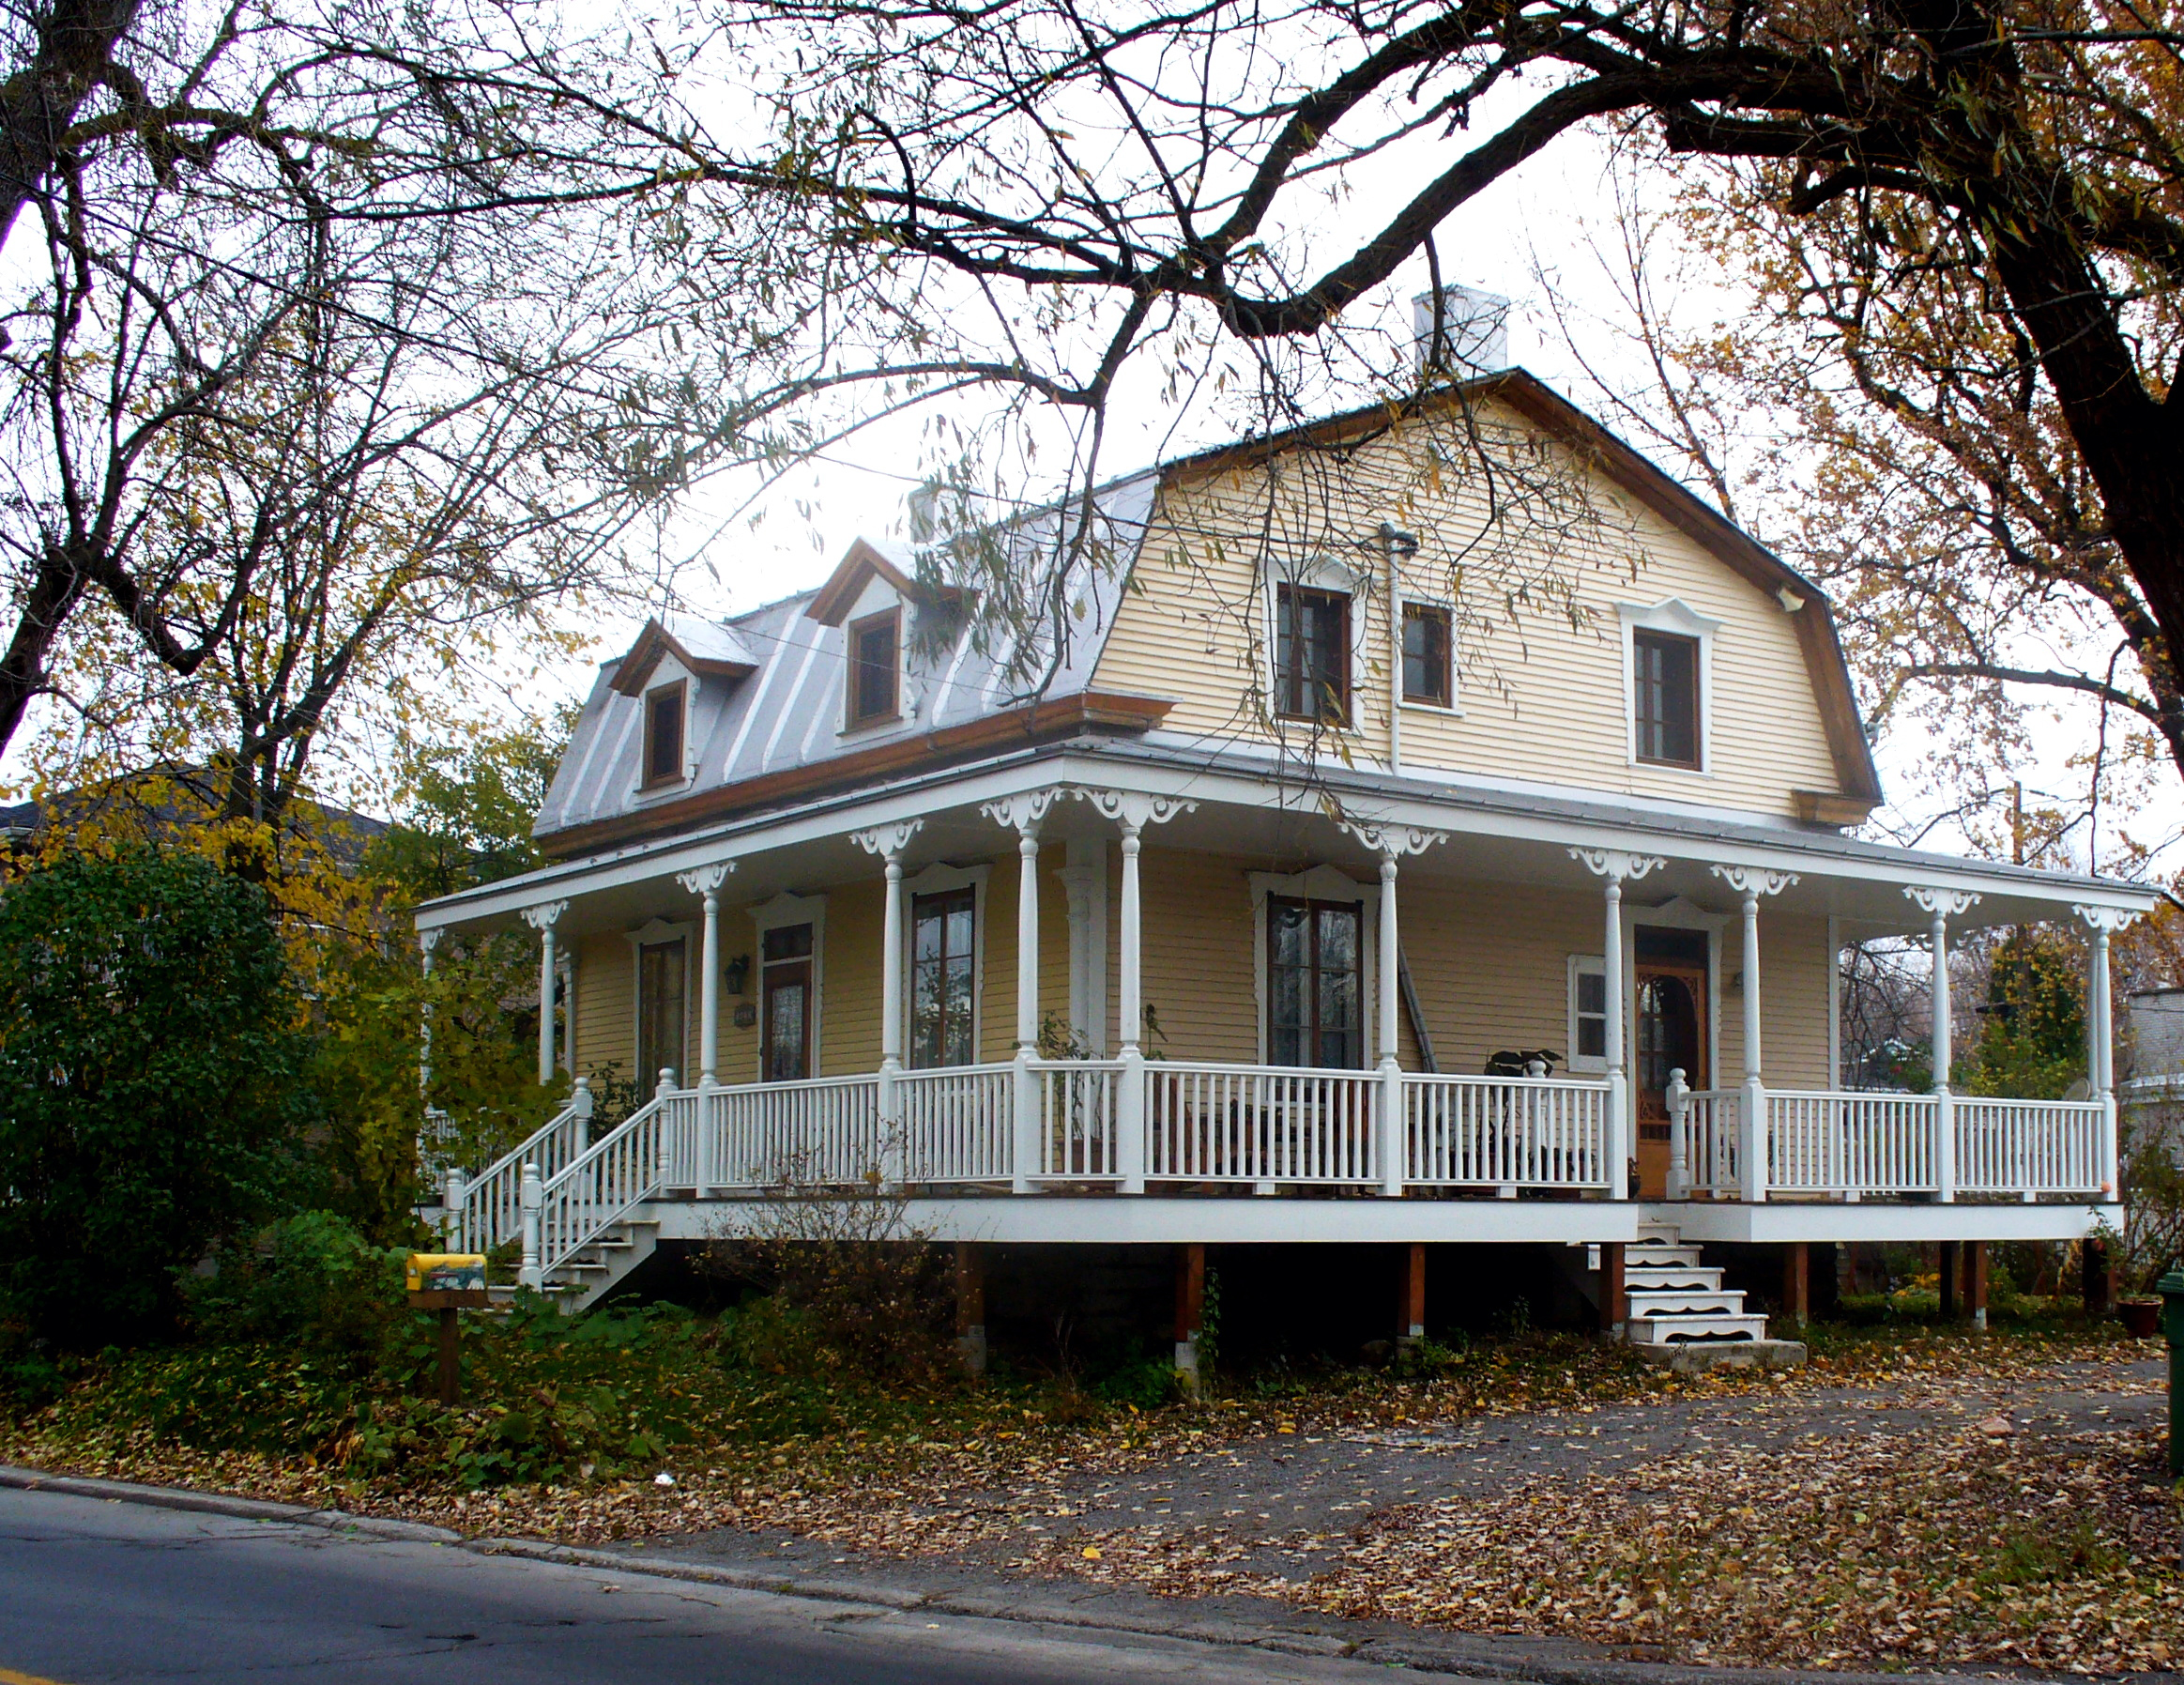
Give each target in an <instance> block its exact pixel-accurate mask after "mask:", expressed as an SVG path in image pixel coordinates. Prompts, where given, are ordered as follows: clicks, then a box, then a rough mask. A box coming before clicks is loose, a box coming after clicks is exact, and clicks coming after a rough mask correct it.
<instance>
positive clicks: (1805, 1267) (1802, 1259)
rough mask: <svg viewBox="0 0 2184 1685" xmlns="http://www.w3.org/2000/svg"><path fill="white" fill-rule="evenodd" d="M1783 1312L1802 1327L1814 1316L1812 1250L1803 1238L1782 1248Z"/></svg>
mask: <svg viewBox="0 0 2184 1685" xmlns="http://www.w3.org/2000/svg"><path fill="white" fill-rule="evenodd" d="M1782 1314H1783V1315H1784V1316H1785V1317H1787V1318H1789V1319H1790V1320H1791V1321H1792V1322H1794V1323H1795V1324H1796V1325H1797V1326H1798V1327H1800V1328H1802V1327H1803V1326H1805V1325H1806V1324H1807V1323H1808V1322H1810V1320H1811V1318H1812V1252H1811V1248H1810V1247H1808V1246H1807V1245H1806V1244H1805V1243H1804V1242H1803V1241H1801V1240H1797V1241H1792V1242H1791V1243H1790V1244H1789V1245H1788V1246H1786V1247H1784V1248H1782Z"/></svg>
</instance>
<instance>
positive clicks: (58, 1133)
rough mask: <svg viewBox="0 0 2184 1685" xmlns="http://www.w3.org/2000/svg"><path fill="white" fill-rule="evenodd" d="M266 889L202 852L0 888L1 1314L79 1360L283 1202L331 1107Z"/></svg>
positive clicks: (60, 869)
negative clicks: (308, 1062) (304, 1143)
mask: <svg viewBox="0 0 2184 1685" xmlns="http://www.w3.org/2000/svg"><path fill="white" fill-rule="evenodd" d="M299 1015H300V1003H298V999H297V997H296V995H295V993H294V991H293V990H292V988H291V987H290V985H289V980H288V975H287V966H286V960H285V956H284V955H283V950H282V946H281V943H280V942H279V939H278V937H277V935H276V933H275V931H274V928H273V926H272V923H271V920H270V917H269V913H268V906H267V899H266V896H265V895H264V894H263V892H261V891H260V890H259V889H258V888H257V887H256V886H255V885H253V884H251V883H247V882H244V881H242V880H241V879H239V878H236V877H232V876H229V875H228V874H226V873H223V872H221V870H220V869H219V868H218V867H217V866H215V865H212V864H211V863H210V862H208V861H206V860H204V859H201V858H199V857H197V856H194V855H184V854H166V853H161V852H159V851H157V850H148V849H144V850H132V851H130V852H126V853H123V854H120V855H117V856H115V857H112V858H95V857H92V856H88V855H65V856H63V857H61V858H60V859H58V860H57V861H55V862H54V863H53V865H47V866H43V867H40V868H39V869H38V870H36V871H32V872H29V873H27V874H25V875H24V876H23V877H22V878H20V879H18V880H16V881H14V882H12V883H10V884H9V885H8V889H7V893H6V895H5V896H0V1322H14V1323H16V1324H17V1325H19V1326H21V1327H22V1328H23V1331H24V1332H25V1333H26V1334H28V1335H30V1336H32V1337H36V1338H42V1339H45V1340H50V1341H52V1342H53V1344H55V1345H58V1346H63V1347H73V1348H75V1349H78V1350H96V1349H98V1348H99V1347H100V1346H102V1345H105V1344H107V1343H108V1342H110V1341H112V1340H128V1339H133V1338H139V1337H141V1336H143V1335H145V1334H147V1333H152V1332H156V1331H158V1330H160V1329H161V1328H163V1327H165V1326H166V1325H169V1324H170V1322H171V1320H172V1317H173V1314H174V1311H175V1309H176V1288H175V1279H176V1271H177V1270H178V1269H182V1268H186V1267H188V1266H189V1265H190V1264H194V1263H195V1262H196V1261H197V1260H199V1259H200V1258H202V1257H204V1256H205V1255H206V1251H207V1249H208V1248H211V1247H212V1246H213V1245H214V1244H215V1243H216V1242H218V1241H220V1240H221V1239H222V1238H223V1237H227V1236H230V1235H233V1234H235V1233H237V1232H238V1231H239V1230H241V1229H243V1228H245V1227H247V1225H248V1224H249V1223H250V1222H251V1221H252V1220H253V1219H254V1218H257V1217H259V1216H260V1215H261V1214H263V1213H264V1212H266V1211H267V1210H269V1209H273V1208H275V1207H276V1205H277V1202H278V1197H279V1195H280V1193H281V1192H282V1191H283V1187H285V1186H286V1185H287V1184H288V1182H289V1179H290V1177H291V1176H292V1174H293V1171H294V1167H295V1157H294V1149H295V1147H296V1144H297V1142H298V1141H299V1140H300V1139H301V1136H302V1133H303V1130H304V1127H305V1126H306V1125H307V1123H308V1122H309V1120H310V1118H311V1115H312V1107H311V1102H310V1098H309V1095H308V1091H307V1089H306V1087H305V1085H304V1084H303V1082H302V1081H301V1072H302V1070H303V1067H304V1064H305V1058H306V1052H307V1049H306V1045H305V1042H304V1038H303V1037H302V1035H301V1034H300V1032H299V1030H298V1023H299Z"/></svg>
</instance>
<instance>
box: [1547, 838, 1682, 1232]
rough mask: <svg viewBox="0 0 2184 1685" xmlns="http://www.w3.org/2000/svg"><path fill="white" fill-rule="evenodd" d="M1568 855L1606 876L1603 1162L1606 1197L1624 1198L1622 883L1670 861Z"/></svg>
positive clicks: (1588, 852)
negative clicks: (1605, 1118)
mask: <svg viewBox="0 0 2184 1685" xmlns="http://www.w3.org/2000/svg"><path fill="white" fill-rule="evenodd" d="M1570 858H1571V859H1572V860H1575V861H1577V862H1579V863H1580V864H1581V865H1583V866H1584V868H1585V870H1587V871H1588V872H1591V873H1592V874H1593V876H1595V877H1596V878H1602V879H1605V880H1606V885H1605V887H1606V890H1607V921H1608V922H1607V928H1606V930H1605V931H1604V932H1603V938H1602V945H1601V950H1600V970H1601V972H1602V973H1604V975H1603V977H1602V982H1603V984H1604V985H1605V988H1604V990H1603V992H1604V993H1605V994H1606V996H1607V999H1606V1000H1605V1001H1603V1002H1602V1003H1601V1005H1602V1007H1603V1008H1604V1009H1605V1011H1606V1013H1607V1019H1608V1022H1607V1037H1606V1040H1607V1047H1606V1049H1605V1052H1606V1055H1607V1057H1606V1058H1605V1059H1604V1060H1603V1061H1602V1063H1603V1064H1605V1065H1607V1067H1608V1131H1607V1133H1608V1141H1607V1153H1606V1157H1607V1160H1608V1162H1607V1163H1606V1164H1605V1165H1603V1166H1602V1167H1601V1168H1602V1169H1603V1170H1604V1171H1606V1172H1607V1175H1608V1195H1609V1198H1611V1199H1618V1200H1622V1199H1628V1198H1629V1197H1630V1163H1631V1152H1630V1095H1629V1083H1628V1080H1627V1076H1626V1074H1625V1072H1624V1068H1623V1062H1624V1053H1623V1039H1624V1038H1623V1029H1624V1024H1623V1019H1624V1015H1625V1013H1626V1011H1627V1007H1626V1006H1625V1005H1624V1001H1623V886H1624V884H1625V883H1627V882H1628V883H1636V882H1637V881H1639V880H1640V879H1641V878H1643V877H1645V876H1647V875H1648V874H1649V873H1652V872H1656V871H1658V870H1659V869H1660V868H1661V867H1662V866H1664V865H1667V864H1668V862H1667V861H1665V860H1663V859H1662V858H1661V857H1660V856H1659V855H1658V854H1633V853H1631V852H1630V851H1629V850H1625V849H1583V848H1578V849H1572V850H1570Z"/></svg>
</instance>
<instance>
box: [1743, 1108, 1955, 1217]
mask: <svg viewBox="0 0 2184 1685" xmlns="http://www.w3.org/2000/svg"><path fill="white" fill-rule="evenodd" d="M1940 1115H1941V1102H1940V1100H1939V1099H1938V1098H1936V1097H1935V1096H1934V1095H1907V1094H1872V1093H1866V1092H1861V1091H1858V1090H1855V1089H1853V1090H1841V1091H1837V1092H1832V1093H1825V1094H1810V1093H1803V1092H1797V1093H1770V1094H1769V1095H1767V1187H1768V1188H1769V1189H1770V1190H1773V1189H1780V1190H1782V1191H1784V1192H1789V1193H1827V1194H1838V1195H1840V1196H1842V1197H1843V1198H1845V1199H1852V1200H1855V1199H1858V1198H1860V1197H1861V1196H1863V1195H1866V1194H1899V1193H1932V1192H1935V1191H1936V1190H1938V1189H1939V1187H1940V1186H1941V1180H1940V1170H1939V1166H1938V1165H1937V1163H1936V1162H1935V1154H1934V1145H1935V1141H1936V1138H1937V1133H1938V1132H1937V1128H1936V1125H1937V1123H1938V1120H1939V1118H1940ZM1960 1186H1962V1183H1961V1182H1960Z"/></svg>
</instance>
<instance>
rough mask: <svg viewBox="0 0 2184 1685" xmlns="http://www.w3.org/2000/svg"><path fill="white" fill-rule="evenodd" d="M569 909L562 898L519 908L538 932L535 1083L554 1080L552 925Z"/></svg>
mask: <svg viewBox="0 0 2184 1685" xmlns="http://www.w3.org/2000/svg"><path fill="white" fill-rule="evenodd" d="M567 911H569V903H568V902H566V901H544V902H542V903H540V904H539V905H538V906H536V907H527V908H525V909H524V911H523V920H524V923H525V924H527V925H528V926H529V927H531V928H532V929H534V930H536V931H537V932H538V933H539V1085H540V1086H541V1087H544V1086H545V1085H546V1084H547V1083H549V1082H551V1081H553V1080H554V927H555V926H556V925H557V924H558V923H559V922H560V919H561V915H562V914H563V913H564V912H567Z"/></svg>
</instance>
